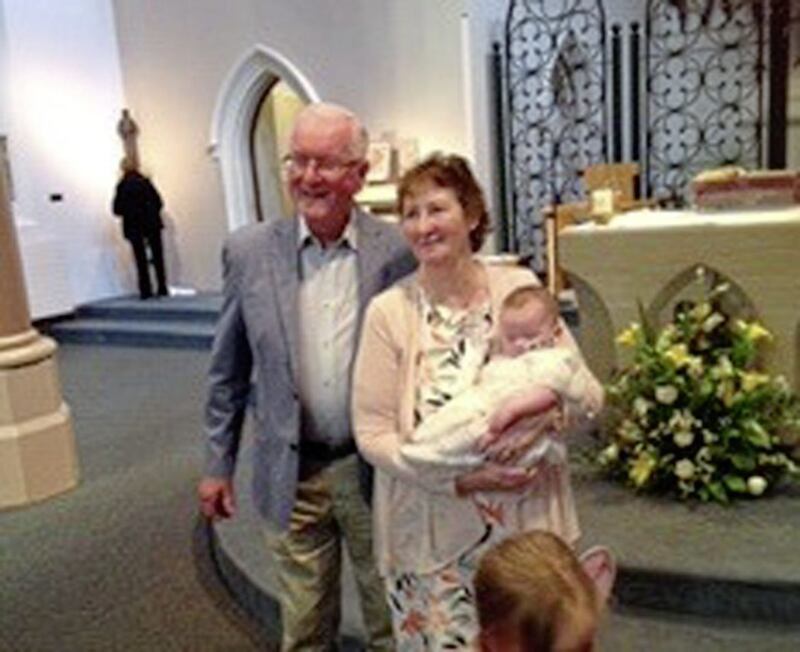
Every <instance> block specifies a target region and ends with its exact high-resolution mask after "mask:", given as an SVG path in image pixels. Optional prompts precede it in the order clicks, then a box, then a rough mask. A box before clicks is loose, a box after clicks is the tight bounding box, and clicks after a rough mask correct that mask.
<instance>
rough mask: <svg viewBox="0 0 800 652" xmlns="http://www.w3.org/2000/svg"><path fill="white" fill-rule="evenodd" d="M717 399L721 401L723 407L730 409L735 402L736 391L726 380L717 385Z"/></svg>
mask: <svg viewBox="0 0 800 652" xmlns="http://www.w3.org/2000/svg"><path fill="white" fill-rule="evenodd" d="M717 398H718V399H719V400H720V401H722V404H723V405H724V406H725V407H730V406H731V405H733V402H734V400H736V389H735V388H734V386H733V383H732V382H731V381H730V380H728V379H727V378H726V379H725V380H723V381H722V382H721V383H720V384H719V385H717Z"/></svg>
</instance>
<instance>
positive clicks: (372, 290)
mask: <svg viewBox="0 0 800 652" xmlns="http://www.w3.org/2000/svg"><path fill="white" fill-rule="evenodd" d="M355 220H356V229H357V230H358V317H359V318H358V322H359V323H361V318H362V317H363V314H364V310H366V307H367V304H368V303H369V300H370V299H371V298H372V297H373V296H374V295H375V294H376V293H377V292H378V290H380V289H381V288H382V287H383V284H384V279H383V278H382V277H381V273H382V266H383V263H384V262H385V260H386V255H385V253H384V252H383V247H384V246H385V243H384V242H383V237H382V236H383V234H382V233H381V231H380V229H378V228H376V225H375V224H374V223H373V221H372V220H373V218H370V217H367V216H366V215H364V214H363V213H362V212H361V211H356V212H355Z"/></svg>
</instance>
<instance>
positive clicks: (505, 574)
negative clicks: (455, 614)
mask: <svg viewBox="0 0 800 652" xmlns="http://www.w3.org/2000/svg"><path fill="white" fill-rule="evenodd" d="M615 577H616V563H615V561H614V557H613V555H612V554H611V552H610V551H609V550H608V549H606V548H603V547H595V548H592V549H591V550H588V551H586V552H585V553H584V554H583V555H581V556H580V558H578V557H576V556H575V554H574V553H573V552H572V550H571V549H570V548H569V546H568V545H567V544H566V543H564V542H563V541H562V540H561V539H559V538H558V537H557V536H555V535H553V534H552V533H550V532H543V531H539V530H534V531H531V532H524V533H521V534H517V535H514V536H513V537H511V538H509V539H506V540H505V541H503V542H502V543H500V544H499V545H497V546H496V547H495V548H492V549H491V550H489V552H487V553H486V554H485V555H484V556H483V557H482V558H481V561H480V565H479V567H478V572H477V574H476V575H475V602H476V607H477V610H478V620H479V622H480V628H481V631H480V644H479V649H480V650H481V652H549V651H551V650H581V651H585V652H588V651H589V650H592V649H593V646H594V641H595V637H596V635H597V631H598V628H599V626H600V624H601V620H602V617H603V613H604V611H605V606H606V602H607V601H608V598H609V596H610V594H611V589H612V587H613V585H614V578H615Z"/></svg>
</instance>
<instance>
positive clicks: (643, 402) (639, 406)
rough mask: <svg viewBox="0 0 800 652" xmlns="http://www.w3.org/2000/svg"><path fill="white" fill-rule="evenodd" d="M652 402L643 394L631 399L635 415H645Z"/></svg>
mask: <svg viewBox="0 0 800 652" xmlns="http://www.w3.org/2000/svg"><path fill="white" fill-rule="evenodd" d="M652 405H653V404H652V403H651V402H650V401H648V400H647V399H646V398H644V397H643V396H637V397H636V398H635V399H633V412H634V414H635V415H636V416H637V417H640V418H642V417H645V416H647V411H648V410H649V409H650V407H651V406H652Z"/></svg>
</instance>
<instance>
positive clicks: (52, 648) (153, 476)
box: [0, 345, 800, 652]
mask: <svg viewBox="0 0 800 652" xmlns="http://www.w3.org/2000/svg"><path fill="white" fill-rule="evenodd" d="M60 364H61V375H62V382H63V385H64V394H65V397H66V398H67V400H68V401H69V403H70V405H71V407H72V409H73V412H74V422H75V427H76V433H77V441H78V447H79V452H80V461H81V470H82V481H81V485H80V487H79V488H78V489H77V490H75V491H73V492H70V493H68V494H65V495H63V496H59V497H57V498H54V499H51V500H50V501H48V502H45V503H43V504H41V505H36V506H33V507H29V508H26V509H23V510H16V511H10V512H0V651H2V652H5V651H9V652H10V651H14V652H73V651H74V652H93V651H100V650H102V651H115V650H125V651H127V650H134V651H136V650H148V651H156V652H160V651H167V652H171V651H173V650H174V651H176V652H177V651H181V652H186V651H191V652H194V651H198V652H217V651H219V652H249V651H251V650H253V651H254V650H274V649H276V645H275V633H276V631H277V624H274V626H272V627H268V628H267V631H263V630H260V629H258V628H257V627H255V625H254V623H253V621H252V620H250V619H249V618H248V617H247V616H246V615H245V613H244V612H243V611H242V610H241V609H240V608H239V607H238V606H237V605H236V604H234V603H233V602H232V601H231V599H230V597H229V596H228V594H227V592H226V590H225V589H224V587H222V586H221V584H220V582H219V580H218V578H217V576H216V575H215V573H214V572H213V569H212V567H211V562H210V560H209V559H208V556H207V555H208V546H207V545H206V541H205V540H204V536H205V530H204V528H203V527H200V526H199V523H198V519H197V515H196V507H195V497H194V487H195V485H196V482H197V480H198V477H199V473H200V469H201V465H202V459H201V457H202V434H201V429H200V420H201V416H202V415H201V410H202V407H201V406H202V402H203V395H204V389H203V387H204V379H205V372H206V364H207V352H204V351H187V350H169V349H166V350H164V349H162V350H159V349H128V348H115V347H86V346H69V345H67V346H62V347H61V349H60ZM720 545H724V542H720ZM346 599H347V598H346ZM350 599H352V596H350ZM600 638H601V644H602V648H603V649H604V650H609V651H612V650H613V651H614V652H618V651H620V650H630V651H632V652H639V651H645V652H649V651H651V650H652V651H654V652H655V651H658V652H672V651H675V652H683V651H684V650H689V649H691V650H694V651H695V652H701V651H702V652H706V651H722V650H724V651H725V652H730V651H732V650H736V651H738V650H742V651H744V650H759V651H761V650H770V651H783V650H786V651H787V652H788V651H789V650H795V649H800V631H798V630H797V629H796V628H795V627H789V628H785V627H783V628H771V627H748V626H742V627H738V626H736V625H735V624H732V623H715V622H710V621H707V620H705V621H699V620H696V619H691V618H680V619H677V618H667V617H665V616H664V615H663V614H659V615H656V614H647V613H638V614H636V613H613V614H611V615H610V617H609V618H608V622H607V623H606V627H605V631H604V633H603V635H602V636H601V637H600Z"/></svg>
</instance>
